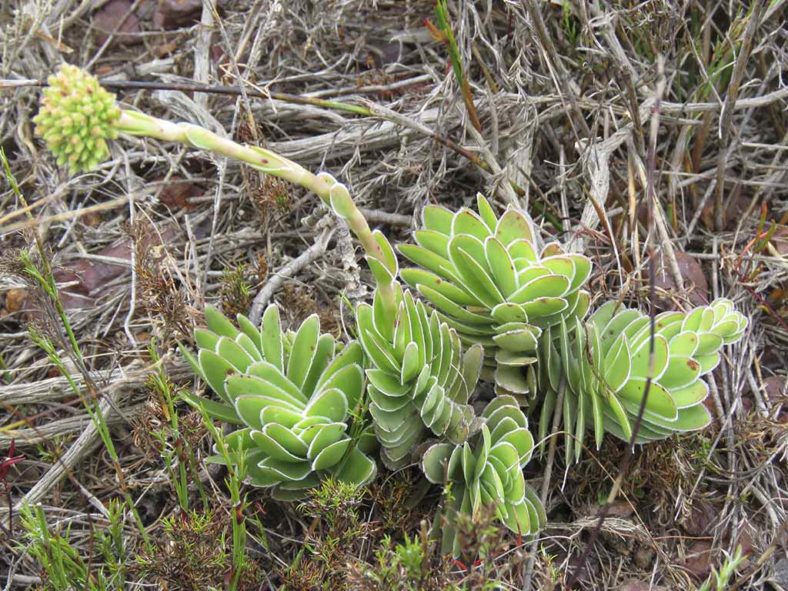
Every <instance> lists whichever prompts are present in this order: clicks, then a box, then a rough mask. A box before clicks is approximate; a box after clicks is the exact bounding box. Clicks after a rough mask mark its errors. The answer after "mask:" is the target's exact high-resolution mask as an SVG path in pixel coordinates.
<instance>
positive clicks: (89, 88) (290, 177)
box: [35, 65, 396, 313]
mask: <svg viewBox="0 0 788 591" xmlns="http://www.w3.org/2000/svg"><path fill="white" fill-rule="evenodd" d="M35 123H36V134H37V135H38V136H39V137H41V138H42V139H44V140H45V141H46V143H47V146H48V147H49V149H50V150H51V151H52V152H53V154H54V155H55V156H56V157H57V161H58V164H60V165H68V166H69V169H70V170H71V171H72V172H79V171H82V170H90V169H92V168H95V167H96V166H97V165H98V164H99V163H100V162H102V161H103V160H105V159H107V158H108V157H109V148H108V145H107V141H108V140H113V139H116V138H117V137H118V135H119V134H127V135H131V136H135V137H147V138H152V139H158V140H161V141H165V142H174V143H179V144H182V145H185V146H189V147H192V148H197V149H199V150H205V151H208V152H212V153H214V154H218V155H221V156H225V157H227V158H230V159H232V160H235V161H237V162H241V163H243V164H246V165H247V166H250V167H252V168H254V169H255V170H259V171H260V172H263V173H265V174H270V175H272V176H276V177H279V178H281V179H284V180H286V181H289V182H291V183H293V184H294V185H298V186H300V187H304V188H305V189H307V190H309V191H312V192H313V193H315V194H316V195H317V196H318V197H319V198H320V199H321V201H323V203H325V204H326V205H327V206H329V207H330V208H332V209H333V210H334V212H335V213H336V214H337V215H338V216H339V217H340V218H342V219H343V220H344V221H345V222H346V223H347V225H348V226H349V227H350V230H351V231H352V232H353V233H354V234H355V236H356V238H358V240H359V242H361V245H362V247H363V248H364V251H365V252H366V254H367V257H368V258H372V259H374V260H376V261H378V262H379V263H380V264H382V265H383V267H384V268H385V269H387V270H388V275H391V276H392V279H391V281H386V279H385V275H386V274H385V273H384V274H382V275H381V274H378V273H376V274H375V278H376V280H377V281H378V285H379V288H380V290H381V292H382V294H383V297H384V298H385V300H386V301H387V302H389V306H390V309H391V311H392V313H394V309H395V294H394V287H393V277H394V276H395V275H396V267H395V266H392V261H391V259H390V257H387V256H386V254H385V253H384V249H385V246H382V245H381V242H382V241H386V239H385V237H383V235H382V234H380V233H379V232H373V231H372V230H371V229H370V227H369V224H368V223H367V220H366V218H365V217H364V215H363V214H362V213H361V211H360V210H359V209H358V207H357V206H356V204H355V202H354V201H353V198H352V197H351V196H350V192H349V191H348V189H347V187H346V186H345V185H344V184H342V183H340V182H339V181H338V180H337V179H335V178H334V177H333V176H331V175H330V174H328V173H325V172H321V173H319V174H314V173H312V172H310V171H308V170H307V169H305V168H304V167H303V166H301V165H299V164H296V163H295V162H293V161H292V160H288V159H287V158H284V157H282V156H280V155H278V154H276V153H274V152H272V151H270V150H266V149H265V148H260V147H258V146H250V145H248V144H241V143H238V142H235V141H233V140H231V139H229V138H226V137H222V136H221V135H219V134H216V133H214V132H212V131H209V130H207V129H205V128H203V127H200V126H198V125H194V124H192V123H186V122H179V123H173V122H171V121H166V120H164V119H159V118H157V117H152V116H150V115H147V114H145V113H139V112H136V111H128V110H122V109H120V108H119V107H118V106H117V104H116V99H115V95H114V94H112V93H110V92H108V91H107V90H106V89H104V88H103V87H102V86H101V84H100V83H99V81H98V80H97V79H96V78H95V77H93V76H91V75H89V74H88V73H87V72H85V71H84V70H81V69H79V68H77V67H75V66H71V65H63V66H61V67H60V69H59V71H58V73H57V74H56V75H54V76H50V78H49V87H48V88H47V89H46V90H44V92H43V95H42V101H41V108H40V110H39V114H38V116H37V117H36V119H35Z"/></svg>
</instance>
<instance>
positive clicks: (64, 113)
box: [33, 64, 121, 173]
mask: <svg viewBox="0 0 788 591" xmlns="http://www.w3.org/2000/svg"><path fill="white" fill-rule="evenodd" d="M48 83H49V86H48V87H47V88H45V89H44V90H43V92H42V95H43V96H42V99H41V106H40V108H39V111H38V114H37V115H36V116H35V118H34V119H33V121H34V123H35V124H36V128H35V133H36V135H37V136H39V137H40V138H42V139H43V140H44V141H45V142H46V145H47V148H49V150H50V151H51V152H52V153H53V154H54V155H55V157H56V158H57V163H58V165H60V166H68V168H69V170H70V171H71V172H72V173H75V172H80V171H83V170H90V169H92V168H95V167H96V166H97V165H98V164H99V163H101V162H103V161H104V160H106V159H107V157H108V156H109V146H108V145H107V140H111V139H115V138H116V137H117V136H118V130H117V129H116V124H117V122H118V120H119V119H120V115H121V110H120V108H119V107H118V106H117V104H116V102H115V95H114V94H112V93H110V92H108V91H107V90H105V89H104V88H103V87H102V86H101V84H99V81H98V80H97V79H96V78H95V77H93V76H91V75H90V74H88V73H87V72H85V71H84V70H82V69H80V68H77V67H76V66H72V65H69V64H64V65H62V66H60V69H59V70H58V72H57V74H55V75H53V76H50V77H49V79H48Z"/></svg>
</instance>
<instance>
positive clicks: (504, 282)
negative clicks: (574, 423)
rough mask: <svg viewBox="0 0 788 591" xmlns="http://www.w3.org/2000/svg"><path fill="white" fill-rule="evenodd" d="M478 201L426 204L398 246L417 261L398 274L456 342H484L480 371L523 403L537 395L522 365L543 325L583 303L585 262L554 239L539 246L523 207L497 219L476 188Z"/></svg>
mask: <svg viewBox="0 0 788 591" xmlns="http://www.w3.org/2000/svg"><path fill="white" fill-rule="evenodd" d="M477 205H478V210H479V211H478V213H476V212H473V211H471V210H470V209H467V208H463V209H461V210H459V211H458V212H456V213H454V212H452V211H450V210H448V209H446V208H444V207H439V206H428V207H426V208H425V209H424V211H423V214H422V228H421V229H419V230H417V231H416V232H414V238H415V241H416V244H402V245H400V246H399V251H400V252H401V253H402V254H403V255H404V256H405V257H406V258H408V259H409V260H410V261H411V262H412V263H414V264H415V265H416V267H415V268H408V269H403V270H402V271H401V273H400V275H401V277H402V279H403V280H404V281H406V282H407V283H408V284H409V285H410V286H412V287H413V288H414V289H416V290H417V291H418V292H419V293H420V294H421V295H422V296H423V297H424V298H425V299H427V300H428V301H429V302H430V303H431V304H432V305H433V306H435V308H436V309H437V310H439V311H440V312H441V314H442V317H443V318H444V319H445V321H446V322H447V323H449V324H450V325H451V326H452V327H453V328H454V329H455V330H457V332H458V333H459V334H460V336H461V338H462V339H463V341H465V342H466V343H478V344H481V345H483V346H484V351H485V355H486V359H485V369H486V371H485V372H484V373H483V377H485V378H494V379H495V383H496V389H497V391H498V392H499V393H509V394H513V395H515V396H517V397H518V398H519V399H520V400H521V402H525V401H527V400H528V399H529V398H532V397H533V396H534V395H535V394H536V392H535V379H534V378H535V376H534V374H533V372H532V371H527V368H528V367H529V366H531V365H532V364H534V363H536V361H537V355H536V352H537V350H538V348H539V347H540V346H541V345H540V343H542V335H543V332H544V331H545V329H548V328H550V327H552V326H557V325H559V324H560V323H561V322H562V321H566V320H568V319H570V318H573V317H581V318H582V317H583V316H584V315H585V314H586V312H587V310H588V305H589V296H588V294H587V293H586V292H585V291H583V290H582V287H583V286H584V285H585V283H586V281H587V280H588V277H589V275H590V273H591V262H590V261H589V260H588V259H587V258H586V257H584V256H582V255H579V254H571V253H566V252H564V251H563V249H562V248H561V246H560V245H558V244H557V243H550V244H547V245H545V246H544V247H541V248H540V246H539V240H538V237H537V235H536V233H535V232H534V227H533V224H532V222H531V220H530V218H529V217H528V216H527V215H525V214H524V213H522V212H520V211H518V210H516V209H514V208H512V207H509V208H508V209H507V210H506V211H505V212H504V214H503V215H502V216H501V217H500V218H499V217H497V216H496V215H495V212H494V211H493V210H492V207H491V206H490V204H489V203H488V202H487V200H486V199H485V198H484V197H482V196H481V195H478V196H477Z"/></svg>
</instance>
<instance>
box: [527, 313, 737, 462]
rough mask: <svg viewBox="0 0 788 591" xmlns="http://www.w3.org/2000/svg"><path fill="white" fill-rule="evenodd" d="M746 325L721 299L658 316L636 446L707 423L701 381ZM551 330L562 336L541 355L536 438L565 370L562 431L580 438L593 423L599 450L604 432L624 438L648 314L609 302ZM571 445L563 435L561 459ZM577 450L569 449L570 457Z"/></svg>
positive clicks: (643, 371)
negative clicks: (584, 318)
mask: <svg viewBox="0 0 788 591" xmlns="http://www.w3.org/2000/svg"><path fill="white" fill-rule="evenodd" d="M570 326H571V328H570ZM746 327H747V319H746V318H745V317H744V316H743V315H742V314H741V313H739V312H737V311H735V310H734V309H733V304H732V303H731V302H730V300H727V299H718V300H715V301H714V302H712V303H711V305H709V306H701V307H698V308H695V309H694V310H692V311H691V312H689V313H683V312H665V313H663V314H659V315H657V316H656V318H655V325H654V332H655V336H654V368H653V375H652V378H651V380H650V383H649V385H648V397H647V399H646V406H645V411H644V414H643V421H642V423H641V425H640V428H639V429H638V432H637V437H636V439H635V442H636V443H647V442H650V441H655V440H659V439H664V438H666V437H669V436H670V435H672V434H674V433H680V432H686V431H693V430H696V429H701V428H703V427H705V426H706V425H708V423H709V421H710V420H711V417H710V416H709V413H708V411H707V410H706V408H705V406H704V405H703V400H704V399H705V398H706V395H707V394H708V385H707V384H706V382H705V381H703V380H702V379H701V378H702V377H703V375H705V374H707V373H709V372H710V371H712V370H713V369H714V368H715V367H716V366H717V364H718V363H719V361H720V349H721V348H722V346H723V345H726V344H731V343H735V342H736V341H738V340H739V339H740V338H741V336H742V334H743V333H744V330H745V329H746ZM554 330H555V329H554ZM557 330H558V331H560V332H561V333H563V334H562V335H561V336H560V338H558V339H556V340H553V341H552V346H551V347H549V348H545V349H544V350H542V351H540V360H541V363H540V374H539V385H540V389H542V390H544V391H545V392H546V397H545V402H544V405H543V407H542V413H541V420H540V425H539V433H540V436H544V435H546V434H547V433H548V429H549V424H550V421H551V419H552V415H553V409H554V407H555V404H556V400H557V398H558V394H557V393H558V391H559V388H560V387H561V375H562V367H563V368H566V371H565V372H563V373H564V375H565V379H566V384H565V386H566V388H565V395H564V404H563V409H562V410H563V420H564V424H565V425H566V430H567V431H568V432H569V433H572V434H574V435H575V438H576V439H577V440H578V441H582V440H583V438H584V434H585V430H586V427H587V426H588V425H591V426H592V427H593V429H594V434H595V439H596V444H597V447H598V446H599V445H600V444H601V440H602V436H603V435H604V433H605V432H609V433H612V434H613V435H615V436H617V437H619V438H620V439H623V440H625V441H629V440H630V439H631V437H632V429H633V424H634V422H635V419H636V417H637V415H638V411H639V408H640V404H641V400H642V399H643V396H644V393H645V391H646V387H647V386H646V384H647V382H648V376H649V351H650V319H649V316H648V315H646V314H644V313H642V312H640V311H638V310H634V309H628V308H625V307H623V306H621V305H620V304H619V303H618V302H607V303H605V304H603V305H602V306H601V307H600V308H599V309H598V310H597V311H596V312H594V314H592V315H591V316H590V317H589V319H588V321H587V322H585V323H582V322H580V320H579V319H575V322H574V323H573V325H570V324H569V323H564V324H562V325H561V326H560V327H559V328H558V329H557ZM572 448H573V444H572V438H571V437H568V438H567V443H566V449H567V456H570V454H571V450H572ZM580 451H581V450H580V446H579V445H577V446H576V447H574V454H575V458H578V457H579V456H580Z"/></svg>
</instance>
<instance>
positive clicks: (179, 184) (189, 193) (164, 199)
mask: <svg viewBox="0 0 788 591" xmlns="http://www.w3.org/2000/svg"><path fill="white" fill-rule="evenodd" d="M202 194H203V190H202V188H200V186H199V185H196V184H194V183H192V182H189V181H188V180H186V179H184V178H182V177H179V176H172V177H170V179H169V180H168V181H167V184H166V185H165V187H164V188H163V189H162V190H161V192H160V193H159V201H160V202H161V203H162V204H163V205H166V206H167V207H169V208H170V209H186V210H191V209H194V205H192V204H191V203H189V199H191V198H192V197H196V196H198V195H202Z"/></svg>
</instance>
